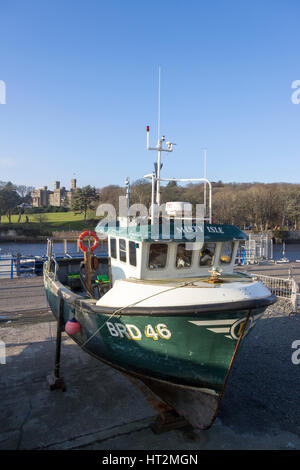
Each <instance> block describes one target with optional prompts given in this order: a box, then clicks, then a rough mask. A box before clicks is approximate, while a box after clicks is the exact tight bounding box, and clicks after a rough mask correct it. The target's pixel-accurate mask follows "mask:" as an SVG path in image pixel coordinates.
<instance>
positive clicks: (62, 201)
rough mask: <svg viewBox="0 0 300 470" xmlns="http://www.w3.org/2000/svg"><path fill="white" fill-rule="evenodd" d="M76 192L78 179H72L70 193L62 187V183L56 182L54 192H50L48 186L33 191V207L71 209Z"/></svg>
mask: <svg viewBox="0 0 300 470" xmlns="http://www.w3.org/2000/svg"><path fill="white" fill-rule="evenodd" d="M75 191H76V179H75V178H73V179H71V189H70V190H69V191H68V190H67V189H66V188H65V187H64V186H62V187H60V181H54V189H53V191H51V190H49V189H48V188H47V186H44V187H43V188H41V189H36V190H34V191H33V196H32V206H33V207H43V206H57V207H61V206H66V207H70V206H71V203H72V198H73V194H74V192H75Z"/></svg>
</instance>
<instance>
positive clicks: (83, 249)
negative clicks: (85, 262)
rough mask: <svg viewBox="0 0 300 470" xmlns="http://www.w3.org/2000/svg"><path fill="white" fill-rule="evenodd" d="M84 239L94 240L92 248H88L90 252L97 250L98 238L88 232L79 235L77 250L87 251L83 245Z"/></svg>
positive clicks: (93, 233)
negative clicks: (90, 238)
mask: <svg viewBox="0 0 300 470" xmlns="http://www.w3.org/2000/svg"><path fill="white" fill-rule="evenodd" d="M85 237H92V238H93V239H94V244H93V246H91V248H90V251H95V250H96V248H98V246H99V242H100V240H99V238H98V237H97V235H96V233H95V232H91V231H90V230H85V231H84V232H82V233H81V234H80V235H79V238H78V246H79V248H80V249H81V251H88V250H89V248H88V247H87V246H85V245H84V244H83V239H84V238H85Z"/></svg>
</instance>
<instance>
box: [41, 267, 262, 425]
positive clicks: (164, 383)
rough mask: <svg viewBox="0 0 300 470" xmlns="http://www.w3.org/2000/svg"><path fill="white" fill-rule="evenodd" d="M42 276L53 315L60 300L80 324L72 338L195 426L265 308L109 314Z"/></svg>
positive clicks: (207, 417) (207, 415) (212, 407)
mask: <svg viewBox="0 0 300 470" xmlns="http://www.w3.org/2000/svg"><path fill="white" fill-rule="evenodd" d="M44 279H45V290H46V296H47V300H48V302H49V305H50V307H51V310H52V312H53V313H54V315H55V317H56V318H58V314H59V309H60V302H62V307H61V308H62V312H63V323H64V325H65V324H66V323H67V321H68V320H71V319H72V318H74V317H75V318H76V320H77V321H78V322H79V323H80V325H81V328H80V331H79V332H78V333H76V334H75V335H72V338H73V339H74V340H75V341H76V343H78V344H79V345H80V346H81V347H82V348H83V349H84V350H85V351H87V352H88V353H90V354H92V355H93V356H95V357H96V358H98V359H100V360H102V361H104V362H106V363H108V364H109V365H111V366H113V367H115V368H116V369H118V370H120V371H122V372H124V373H126V374H130V375H131V376H133V377H136V378H138V379H140V380H142V382H143V383H144V384H146V385H147V387H149V388H150V389H151V390H152V392H154V393H155V394H156V395H157V396H158V397H160V398H161V399H163V400H164V401H165V402H166V403H168V404H169V405H170V406H172V407H174V408H175V409H176V410H177V411H178V412H179V413H180V414H181V415H184V416H186V418H187V419H188V420H189V421H190V422H191V424H193V425H194V426H197V427H199V428H207V427H209V426H210V425H211V424H212V422H213V420H214V418H215V416H216V414H217V410H218V408H219V405H220V399H221V397H222V395H223V392H224V388H225V385H226V381H227V378H228V375H229V372H230V369H231V366H232V364H233V359H234V357H235V355H236V352H237V348H238V346H239V343H240V340H241V337H242V336H243V337H245V336H247V334H248V333H249V331H250V330H251V329H252V327H253V326H254V324H255V322H256V321H257V319H258V318H259V317H260V316H261V314H262V313H263V312H264V310H265V308H266V307H263V308H254V309H252V310H249V309H248V310H238V311H235V310H233V311H227V312H218V311H215V312H209V313H205V312H204V313H201V315H199V314H196V313H195V314H194V315H193V314H191V315H188V316H180V315H176V316H174V315H168V314H167V313H166V315H165V316H164V315H159V316H153V315H122V314H120V313H119V314H116V315H109V314H107V313H101V311H100V310H99V309H100V307H96V306H95V307H94V309H93V308H91V303H90V301H86V302H85V300H82V298H80V297H79V296H72V294H71V295H70V296H69V297H68V295H63V294H62V292H61V291H60V292H59V293H57V290H56V289H53V283H55V281H53V280H51V279H50V277H48V276H47V275H46V276H44ZM85 304H86V305H85ZM195 408H196V409H197V412H196V413H195Z"/></svg>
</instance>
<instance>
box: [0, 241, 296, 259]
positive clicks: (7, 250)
mask: <svg viewBox="0 0 300 470" xmlns="http://www.w3.org/2000/svg"><path fill="white" fill-rule="evenodd" d="M67 249H68V253H70V254H71V255H72V254H76V253H79V252H80V250H79V249H78V247H77V243H76V242H68V245H67ZM53 251H54V253H55V254H56V255H60V254H63V253H64V243H63V242H56V243H54V244H53ZM100 252H103V247H101V246H100V247H98V249H97V250H96V251H95V253H100ZM18 253H19V254H20V255H21V256H25V257H30V256H45V255H46V253H47V244H46V243H45V242H39V243H15V242H5V243H0V257H1V255H13V256H16V255H17V254H18ZM299 256H300V255H299Z"/></svg>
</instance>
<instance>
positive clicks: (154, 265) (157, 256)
mask: <svg viewBox="0 0 300 470" xmlns="http://www.w3.org/2000/svg"><path fill="white" fill-rule="evenodd" d="M167 256H168V245H167V244H166V243H151V245H150V249H149V264H148V266H149V269H162V268H165V267H166V264H167Z"/></svg>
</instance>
